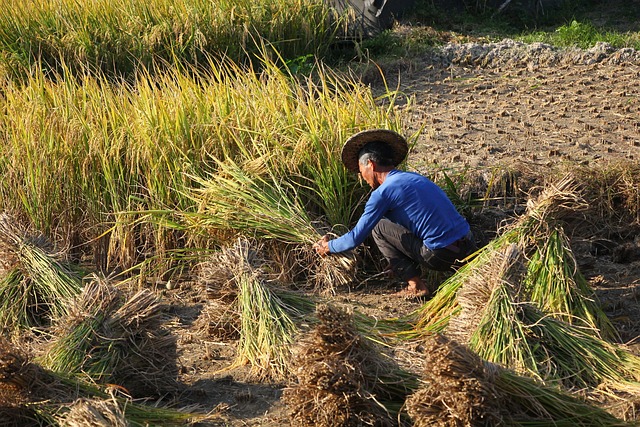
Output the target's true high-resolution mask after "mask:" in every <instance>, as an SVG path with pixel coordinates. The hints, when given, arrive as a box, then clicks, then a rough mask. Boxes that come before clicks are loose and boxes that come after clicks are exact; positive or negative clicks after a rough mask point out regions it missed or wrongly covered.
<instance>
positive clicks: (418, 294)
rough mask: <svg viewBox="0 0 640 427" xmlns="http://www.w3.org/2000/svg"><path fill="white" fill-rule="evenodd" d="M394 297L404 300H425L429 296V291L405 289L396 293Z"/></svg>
mask: <svg viewBox="0 0 640 427" xmlns="http://www.w3.org/2000/svg"><path fill="white" fill-rule="evenodd" d="M394 295H395V296H397V297H400V298H405V299H414V298H425V297H428V296H429V291H428V290H427V289H409V288H405V289H403V290H401V291H399V292H396V293H395V294H394Z"/></svg>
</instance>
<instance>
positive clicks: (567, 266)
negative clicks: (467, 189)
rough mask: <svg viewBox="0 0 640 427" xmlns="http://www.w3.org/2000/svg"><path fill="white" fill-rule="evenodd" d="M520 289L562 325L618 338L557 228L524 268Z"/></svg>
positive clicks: (560, 230) (539, 245)
mask: <svg viewBox="0 0 640 427" xmlns="http://www.w3.org/2000/svg"><path fill="white" fill-rule="evenodd" d="M527 269H528V271H527V276H526V278H525V280H524V285H523V286H524V290H525V292H526V293H527V295H528V299H529V300H530V301H531V302H532V303H533V304H535V305H536V306H537V307H539V308H540V310H542V311H543V312H545V313H551V314H553V315H554V316H556V317H558V318H559V319H561V320H564V321H565V322H568V323H570V324H576V325H577V326H583V327H585V328H589V329H591V330H594V331H596V332H598V333H600V334H601V335H602V337H603V338H606V339H613V338H616V337H617V336H618V334H617V332H616V330H615V328H614V327H613V325H612V324H611V322H610V320H609V319H608V318H607V316H606V314H605V313H604V311H603V310H602V308H601V306H600V304H599V303H598V301H597V297H596V295H595V292H594V291H593V289H592V288H591V287H590V286H589V284H588V282H587V280H586V279H585V278H584V276H583V275H582V273H580V270H579V269H578V264H577V262H576V259H575V257H574V255H573V252H572V251H571V248H570V246H569V239H568V237H567V236H566V235H565V234H564V232H563V230H562V229H561V228H556V229H553V230H551V231H550V233H549V234H547V235H545V236H544V240H542V241H541V242H539V243H538V244H537V245H536V249H535V252H534V253H533V255H532V256H531V259H530V261H529V263H528V266H527Z"/></svg>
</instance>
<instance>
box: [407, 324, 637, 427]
mask: <svg viewBox="0 0 640 427" xmlns="http://www.w3.org/2000/svg"><path fill="white" fill-rule="evenodd" d="M424 348H425V349H426V351H425V354H424V357H425V359H426V360H425V371H424V378H423V379H424V380H425V381H424V383H425V385H424V386H423V387H421V388H420V389H419V390H418V391H416V392H415V393H414V394H412V395H411V396H409V397H408V398H407V401H406V407H407V412H408V414H409V416H410V417H411V419H412V420H413V422H414V425H415V426H419V427H423V426H425V427H426V426H447V427H449V426H451V427H453V426H456V427H457V426H487V425H488V426H492V425H512V426H536V425H537V426H545V425H554V426H555V425H562V426H593V427H595V426H600V427H603V426H625V425H629V424H627V423H625V422H624V421H622V420H619V419H617V418H615V417H614V416H613V415H611V414H609V413H608V412H606V411H604V410H603V409H600V408H598V407H595V406H592V405H590V404H588V403H586V402H585V401H583V400H580V399H578V398H576V397H574V396H572V395H570V394H568V393H565V392H563V391H561V390H559V389H557V388H553V387H549V386H546V385H544V384H542V383H540V382H537V381H535V380H533V379H531V378H527V377H523V376H519V375H517V374H515V373H514V372H512V371H509V370H506V369H503V368H500V367H498V366H497V365H494V364H491V363H488V362H485V361H483V360H482V359H481V358H480V357H478V356H477V355H476V354H475V353H473V352H472V351H470V350H469V349H468V348H467V347H465V346H462V345H460V344H458V343H456V342H455V341H452V340H450V339H448V338H446V337H445V336H444V335H440V334H436V335H433V336H431V337H429V338H428V339H427V340H426V342H425V346H424Z"/></svg>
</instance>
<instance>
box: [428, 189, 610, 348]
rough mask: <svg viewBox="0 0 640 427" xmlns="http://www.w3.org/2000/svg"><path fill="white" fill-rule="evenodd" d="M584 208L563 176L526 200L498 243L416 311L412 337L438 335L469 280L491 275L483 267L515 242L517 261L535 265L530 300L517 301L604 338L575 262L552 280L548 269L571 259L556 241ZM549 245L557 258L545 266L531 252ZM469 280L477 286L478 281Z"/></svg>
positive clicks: (603, 322) (563, 242)
mask: <svg viewBox="0 0 640 427" xmlns="http://www.w3.org/2000/svg"><path fill="white" fill-rule="evenodd" d="M584 209H586V204H585V202H584V200H583V199H582V198H581V196H580V194H579V191H578V186H577V185H576V183H575V182H574V181H573V180H572V179H571V177H569V176H567V177H564V178H563V179H561V180H560V181H559V182H558V183H557V184H555V185H553V184H552V185H549V186H548V187H547V188H545V189H544V190H543V191H542V192H541V194H540V195H539V196H538V197H537V198H536V199H530V200H529V202H528V204H527V211H526V212H525V214H524V215H522V216H521V217H520V218H518V219H517V220H516V221H515V222H514V223H512V224H510V225H508V226H507V227H505V228H504V229H503V230H502V233H501V234H500V236H499V237H498V238H496V239H495V240H493V241H492V242H490V243H489V244H488V245H487V246H485V247H484V248H482V249H481V250H480V251H478V253H477V254H476V256H475V258H474V259H472V260H471V261H470V262H469V263H467V264H466V265H465V266H464V267H462V268H461V269H459V270H458V271H457V272H456V273H455V274H454V275H452V276H451V277H450V278H449V279H447V280H446V281H445V282H444V283H443V284H442V285H441V287H440V291H439V292H438V293H437V294H436V295H435V296H434V298H433V299H432V300H431V301H429V302H428V303H426V304H425V305H424V306H423V307H422V308H421V309H419V310H418V312H417V322H416V327H415V330H416V332H417V333H418V334H419V333H421V332H426V333H429V332H433V331H438V332H440V331H443V330H444V328H446V326H447V323H448V322H449V320H450V318H451V316H453V315H455V314H457V313H458V312H459V307H458V301H457V293H458V290H459V289H460V288H461V287H462V286H465V284H466V283H467V282H468V281H469V280H470V278H471V277H472V276H478V275H482V274H483V273H487V274H491V272H492V268H491V267H488V266H490V265H492V263H494V262H496V261H494V260H493V258H494V257H501V253H502V251H503V250H504V249H505V248H506V247H508V246H510V245H512V244H514V243H515V244H516V245H517V248H518V253H519V255H518V256H519V257H520V258H522V259H521V261H520V262H521V263H523V264H525V265H531V263H530V258H532V259H533V261H534V264H533V265H531V270H530V275H529V278H528V280H527V283H528V286H527V287H526V293H527V294H529V295H530V296H525V295H522V296H521V300H527V299H528V298H531V299H532V302H534V303H540V304H541V309H544V308H545V307H547V308H553V309H554V311H552V313H553V314H554V315H558V316H561V317H563V318H566V319H572V322H576V321H579V322H582V324H583V325H584V324H587V325H588V326H589V328H591V329H592V330H593V331H594V333H598V331H599V329H598V328H599V327H602V328H603V334H604V335H605V336H607V334H609V333H611V327H610V323H609V322H608V320H607V319H606V316H605V315H604V313H603V311H602V310H601V308H600V307H599V306H598V305H597V304H596V302H595V301H594V299H593V291H592V290H591V289H589V288H588V286H585V285H586V284H585V283H582V281H581V279H580V274H579V272H578V271H577V264H576V263H575V260H574V262H573V263H571V264H570V266H569V267H567V268H562V269H560V270H553V273H554V277H550V276H549V274H551V273H550V271H549V269H553V268H554V267H555V266H557V265H563V264H562V263H563V262H571V260H573V256H572V253H571V249H570V248H569V247H568V240H567V239H560V240H558V237H559V236H561V235H563V231H562V227H561V223H562V221H564V220H567V219H568V218H570V217H572V216H575V215H576V214H577V213H579V212H582V211H584ZM552 243H555V244H556V246H554V248H553V251H554V252H553V254H551V255H554V256H556V257H558V258H553V259H549V258H545V262H546V264H540V262H539V261H540V260H541V256H542V254H541V253H539V254H538V255H536V252H539V250H540V248H549V245H550V244H552ZM558 244H559V245H558ZM545 279H547V280H545ZM551 279H552V280H551ZM474 280H475V281H476V282H482V278H481V277H480V278H478V277H476V279H474ZM522 280H524V279H522ZM520 282H521V280H520V279H519V280H518V283H514V285H517V286H516V287H517V289H518V292H521V291H522V292H525V287H523V286H521V283H520ZM567 286H569V289H567ZM441 293H442V294H441ZM542 295H544V298H543V297H542ZM569 300H570V301H571V303H569V302H568V301H569ZM556 309H557V310H556ZM565 310H566V311H565ZM578 319H579V320H578Z"/></svg>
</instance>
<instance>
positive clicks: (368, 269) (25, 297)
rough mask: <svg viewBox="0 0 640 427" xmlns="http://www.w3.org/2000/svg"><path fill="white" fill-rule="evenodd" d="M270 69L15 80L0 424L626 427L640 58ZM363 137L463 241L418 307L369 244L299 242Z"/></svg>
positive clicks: (343, 181)
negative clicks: (416, 183) (436, 189)
mask: <svg viewBox="0 0 640 427" xmlns="http://www.w3.org/2000/svg"><path fill="white" fill-rule="evenodd" d="M203 5H204V3H203ZM203 7H204V6H203ZM277 16H280V15H277ZM187 24H188V22H186V23H185V24H184V25H187ZM286 25H289V24H286ZM637 30H638V29H637V28H636V29H635V31H637ZM158 31H160V30H158ZM408 31H410V29H409V28H408V27H405V26H403V25H398V26H397V27H396V28H394V32H396V33H398V34H404V33H406V32H408ZM202 37H204V36H202ZM157 42H158V43H159V41H157ZM193 49H196V48H195V47H193ZM185 51H186V49H185ZM194 52H195V51H194ZM67 53H69V52H67ZM70 53H73V52H70ZM194 55H195V54H194ZM71 57H72V55H71V56H69V58H71ZM0 59H1V58H0ZM262 65H263V66H264V68H263V69H262V70H261V73H259V74H258V75H257V76H253V75H251V73H244V72H241V71H243V69H242V68H240V67H238V66H236V65H232V63H228V64H225V65H221V66H220V68H219V69H216V68H215V66H214V65H212V64H210V66H211V67H212V69H213V71H211V74H210V75H209V74H206V73H203V75H200V76H198V78H194V77H193V76H192V75H190V74H189V73H183V72H182V71H175V73H174V74H171V73H169V74H166V75H165V74H162V72H159V74H158V75H156V76H147V75H144V76H138V77H137V78H139V81H136V83H135V84H133V83H127V84H124V83H123V84H121V85H120V86H118V85H112V82H111V81H108V80H101V79H100V78H95V77H94V76H85V77H74V76H73V73H71V72H70V73H69V75H68V76H65V77H66V79H65V80H64V81H62V82H55V81H51V82H50V81H49V80H48V79H46V78H44V77H39V75H38V74H37V73H35V72H34V75H35V76H36V77H33V76H31V77H24V78H25V79H26V80H24V81H23V82H22V84H17V83H16V84H13V83H11V84H9V83H7V84H6V87H5V88H4V91H3V92H2V98H0V104H1V105H2V108H3V111H4V112H5V115H4V117H3V118H2V119H0V124H1V125H2V138H3V141H4V142H5V143H6V144H5V145H4V146H3V147H2V148H0V167H1V168H2V170H1V172H2V174H3V175H2V182H0V196H1V197H0V202H2V209H1V212H0V329H1V331H2V336H1V337H0V427H3V426H77V427H81V426H183V425H195V426H200V427H217V426H233V427H236V426H237V427H240V426H268V427H279V426H326V427H329V426H363V425H365V426H366V425H372V426H403V427H404V426H407V427H408V426H446V427H449V426H451V427H453V426H456V427H457V426H498V425H500V426H501V425H507V426H549V425H558V426H594V427H595V426H631V425H639V424H640V86H639V85H638V84H637V82H638V81H639V79H640V52H637V51H635V50H633V49H614V48H611V47H610V46H608V45H604V44H598V45H597V46H596V47H594V48H592V49H589V50H580V49H577V48H575V49H574V48H572V49H559V48H553V47H551V46H548V45H544V44H540V43H537V44H523V43H518V42H514V41H512V40H504V41H501V42H496V43H487V42H483V41H481V40H478V41H476V42H469V43H461V42H456V41H455V40H454V39H453V38H452V41H451V42H450V43H448V44H446V45H445V46H443V47H441V48H434V49H433V50H430V51H429V53H423V54H420V55H416V56H412V57H404V58H401V59H398V58H396V59H393V60H388V61H384V62H380V63H378V64H374V63H372V62H366V61H354V64H353V69H352V70H350V72H349V73H348V74H349V77H348V78H347V77H344V76H342V74H340V73H339V72H335V73H334V72H333V71H331V70H327V69H324V68H323V67H319V68H318V69H317V70H316V72H317V75H316V76H315V77H316V78H317V80H315V81H313V80H311V79H309V80H305V79H300V80H298V79H297V78H296V77H295V76H292V75H286V73H282V72H281V68H280V67H279V66H277V65H276V62H271V61H270V60H265V62H264V63H263V64H262ZM165 71H166V70H165ZM54 80H55V79H54ZM25 82H26V83H25ZM121 83H122V82H121ZM372 126H376V127H389V128H393V129H396V130H398V131H400V132H402V133H404V134H405V135H406V136H407V137H408V138H409V140H410V142H411V143H412V146H411V149H410V152H409V156H408V159H407V161H406V164H404V165H403V167H405V168H406V169H408V170H414V171H418V172H421V173H423V174H425V175H427V176H429V177H431V178H432V179H433V180H434V181H435V182H437V183H438V184H439V185H441V186H442V187H443V188H444V189H445V191H446V192H447V194H448V195H449V197H450V198H451V199H452V201H453V202H454V204H455V205H456V206H457V207H458V209H459V210H460V211H461V213H463V214H464V215H465V216H466V217H467V219H468V220H469V222H470V224H471V227H472V230H473V232H474V235H475V239H476V243H477V244H478V247H479V250H478V252H476V253H475V254H474V256H473V257H472V258H471V259H470V260H469V261H468V263H467V264H465V265H464V266H463V267H461V268H460V269H459V270H458V271H456V272H455V273H433V272H424V278H425V279H426V281H427V283H428V285H429V287H430V290H431V292H432V294H431V296H430V297H429V298H427V299H422V300H407V299H403V298H401V297H398V296H395V295H394V293H395V292H397V291H398V290H400V289H401V288H402V287H403V286H404V284H403V283H400V282H399V281H397V280H396V279H394V278H393V277H391V276H389V275H388V274H387V273H386V272H385V265H384V263H383V262H382V261H381V257H380V255H379V253H378V252H377V250H376V248H375V247H374V246H372V243H371V242H368V241H367V242H365V245H364V246H365V247H363V248H360V249H359V250H358V251H356V252H355V253H353V254H349V255H346V256H335V255H333V256H328V257H326V258H322V259H320V258H318V257H317V256H316V254H315V253H314V252H313V251H312V249H311V244H312V243H314V242H315V241H316V240H317V239H318V238H319V237H320V236H321V235H322V234H324V233H326V232H331V233H336V234H340V233H341V232H344V230H345V228H344V226H342V227H341V226H340V225H341V224H346V223H353V221H354V219H356V218H357V215H356V216H354V215H353V214H352V211H355V213H356V214H357V212H359V209H361V207H362V200H364V198H366V195H367V192H366V191H367V189H366V188H364V187H363V186H362V185H361V184H362V183H359V182H358V181H357V179H356V178H354V177H353V176H350V175H349V174H347V173H346V172H345V171H344V168H342V165H341V163H340V161H339V158H338V156H339V149H340V146H341V144H342V141H343V140H344V139H345V138H346V137H347V136H348V135H349V134H350V133H351V132H352V131H354V130H360V129H361V128H364V127H372ZM34 129H35V130H37V132H35V131H34ZM283 159H284V160H285V161H283ZM51 162H53V163H51Z"/></svg>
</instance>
